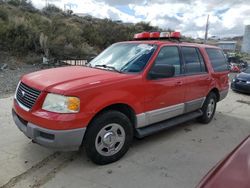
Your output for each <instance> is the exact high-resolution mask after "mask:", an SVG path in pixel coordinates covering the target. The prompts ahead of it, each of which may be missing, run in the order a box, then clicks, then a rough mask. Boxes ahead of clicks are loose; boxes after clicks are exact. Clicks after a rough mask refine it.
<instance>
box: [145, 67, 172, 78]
mask: <svg viewBox="0 0 250 188" xmlns="http://www.w3.org/2000/svg"><path fill="white" fill-rule="evenodd" d="M174 75H175V67H174V66H173V65H167V64H166V65H154V66H153V68H152V69H151V70H150V71H149V79H158V78H171V77H173V76H174Z"/></svg>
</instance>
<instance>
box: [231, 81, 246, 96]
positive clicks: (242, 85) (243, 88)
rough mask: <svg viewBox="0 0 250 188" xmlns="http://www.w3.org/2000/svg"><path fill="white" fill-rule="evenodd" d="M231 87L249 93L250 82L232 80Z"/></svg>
mask: <svg viewBox="0 0 250 188" xmlns="http://www.w3.org/2000/svg"><path fill="white" fill-rule="evenodd" d="M231 89H232V90H234V91H238V92H242V93H248V94H250V84H245V83H237V82H232V83H231Z"/></svg>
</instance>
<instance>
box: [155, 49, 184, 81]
mask: <svg viewBox="0 0 250 188" xmlns="http://www.w3.org/2000/svg"><path fill="white" fill-rule="evenodd" d="M166 64H167V65H170V66H174V68H175V74H174V76H178V75H180V73H181V63H180V56H179V50H178V47H176V46H167V47H163V48H162V49H161V50H160V52H159V54H158V56H157V58H156V60H155V64H154V66H157V65H166Z"/></svg>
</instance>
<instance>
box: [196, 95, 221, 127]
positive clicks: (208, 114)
mask: <svg viewBox="0 0 250 188" xmlns="http://www.w3.org/2000/svg"><path fill="white" fill-rule="evenodd" d="M216 103H217V97H216V95H215V93H213V92H212V93H210V94H209V95H208V96H207V98H206V100H205V102H204V104H203V106H202V108H201V110H202V112H203V115H202V116H201V117H199V118H198V121H199V122H201V123H209V122H210V121H211V120H212V119H213V117H214V113H215V110H216Z"/></svg>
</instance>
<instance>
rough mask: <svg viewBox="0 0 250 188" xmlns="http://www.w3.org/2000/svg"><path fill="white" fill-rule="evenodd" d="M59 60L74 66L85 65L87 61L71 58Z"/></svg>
mask: <svg viewBox="0 0 250 188" xmlns="http://www.w3.org/2000/svg"><path fill="white" fill-rule="evenodd" d="M60 62H61V63H65V64H69V65H74V66H83V65H86V64H87V62H88V61H87V60H83V59H73V60H60Z"/></svg>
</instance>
